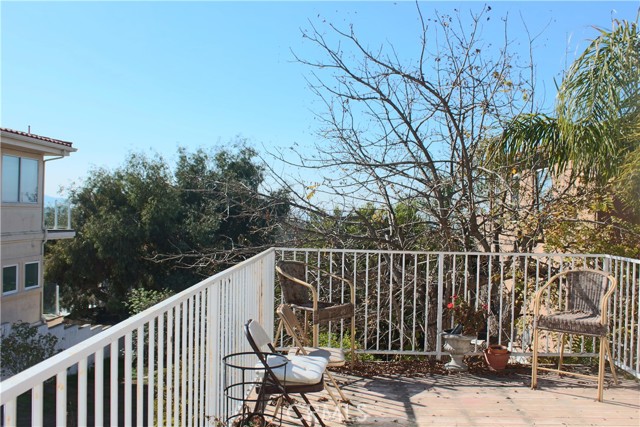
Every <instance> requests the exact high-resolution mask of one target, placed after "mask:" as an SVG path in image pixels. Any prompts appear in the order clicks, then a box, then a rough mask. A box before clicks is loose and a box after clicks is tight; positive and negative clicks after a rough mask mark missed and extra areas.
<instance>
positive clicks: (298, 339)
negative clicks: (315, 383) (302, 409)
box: [276, 304, 350, 421]
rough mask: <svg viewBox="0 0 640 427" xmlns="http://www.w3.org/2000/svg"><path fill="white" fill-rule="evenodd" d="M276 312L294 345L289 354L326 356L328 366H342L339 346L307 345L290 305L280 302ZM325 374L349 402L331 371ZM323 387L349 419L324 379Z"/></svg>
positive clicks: (343, 361)
mask: <svg viewBox="0 0 640 427" xmlns="http://www.w3.org/2000/svg"><path fill="white" fill-rule="evenodd" d="M276 313H278V316H279V317H280V319H281V320H282V323H283V324H284V327H285V329H286V330H287V333H288V334H289V336H291V337H292V338H293V344H294V347H291V348H290V349H289V354H290V355H298V354H303V355H308V356H320V357H326V358H328V360H329V363H328V365H327V366H328V367H339V366H344V364H345V363H346V360H345V357H344V351H342V349H341V348H332V347H309V346H308V340H307V337H306V335H305V334H304V330H303V328H302V326H301V325H300V322H298V319H297V318H296V315H295V313H294V312H293V310H291V307H289V306H288V305H286V304H280V306H279V307H278V308H277V309H276ZM325 374H326V375H327V378H328V379H329V381H331V383H332V384H333V386H334V387H335V388H336V390H338V393H339V394H340V397H341V398H342V401H344V402H346V403H350V401H349V399H347V397H346V396H345V395H344V393H343V392H342V389H341V388H340V386H338V383H337V382H336V380H335V378H334V377H333V375H331V372H329V371H325ZM324 388H325V390H327V393H328V394H329V396H330V397H331V400H333V403H335V405H336V406H337V407H338V408H339V409H340V413H341V414H342V418H343V419H344V420H345V421H349V417H348V415H347V414H346V413H345V411H344V408H343V407H342V406H341V405H340V403H339V402H338V400H337V399H336V397H335V396H334V394H333V392H332V391H331V389H330V388H329V384H328V383H327V381H326V380H325V383H324Z"/></svg>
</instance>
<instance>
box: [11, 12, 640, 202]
mask: <svg viewBox="0 0 640 427" xmlns="http://www.w3.org/2000/svg"><path fill="white" fill-rule="evenodd" d="M483 4H484V3H481V2H423V3H421V7H422V10H423V13H424V14H425V15H426V16H427V17H428V16H430V15H431V14H433V11H434V10H438V11H439V12H441V13H447V12H451V11H452V9H453V8H454V7H455V8H457V9H459V10H461V11H464V12H465V13H466V11H469V10H472V11H479V10H480V9H481V8H482V6H483ZM487 4H489V5H491V7H492V9H493V10H492V12H491V15H490V16H491V17H492V21H490V22H488V23H486V31H485V33H484V34H485V38H487V39H489V40H491V38H492V37H493V38H498V37H501V36H502V31H503V27H502V25H501V23H500V20H499V18H500V17H502V16H505V15H506V14H508V15H509V22H510V23H509V31H510V34H511V37H512V38H513V39H514V42H515V45H514V49H516V50H517V49H522V52H521V53H522V55H525V56H526V55H528V52H527V50H526V48H527V43H526V34H525V31H524V25H523V21H524V22H525V23H526V26H527V28H528V30H529V32H530V33H531V34H534V35H536V34H538V33H540V32H541V31H543V30H544V32H543V33H542V34H541V35H540V37H539V38H538V39H537V40H536V43H535V50H534V61H535V63H536V66H537V79H538V85H539V89H542V87H546V90H545V97H544V103H545V105H547V106H550V105H551V104H552V102H553V97H554V96H555V90H554V85H553V78H554V77H555V78H557V77H559V76H560V74H561V72H562V70H563V68H564V67H565V65H566V64H570V63H571V60H572V59H573V58H574V56H575V55H576V53H578V54H579V53H580V52H581V50H582V49H583V48H584V47H585V43H586V40H587V39H589V38H593V37H595V36H596V33H595V31H594V30H593V29H592V28H591V26H592V25H597V26H602V27H605V28H610V27H611V19H612V18H617V19H631V20H633V19H635V17H636V14H637V11H638V7H639V6H640V2H638V1H629V2H487ZM0 7H1V9H0V13H1V37H2V40H1V43H2V44H1V47H2V51H1V64H2V65H1V73H2V74H1V85H2V93H1V113H0V122H1V124H2V126H3V127H8V128H13V129H18V130H24V131H26V130H27V126H29V125H30V126H31V131H32V132H33V133H36V134H40V135H45V136H50V137H53V138H59V139H63V140H69V141H72V142H73V143H74V147H76V148H77V149H78V152H76V153H74V154H73V155H72V156H71V157H70V158H67V159H64V160H60V161H55V162H50V163H49V164H48V166H47V182H46V185H45V192H46V194H48V195H52V196H53V195H56V194H57V193H58V189H59V187H60V186H68V185H69V184H70V183H71V182H74V181H75V182H80V181H81V180H82V179H83V178H84V177H86V175H87V173H88V171H89V170H90V169H91V168H92V167H94V166H97V167H107V168H114V167H117V166H119V165H121V164H122V163H123V161H124V159H125V158H126V157H127V154H128V153H130V152H132V151H136V152H158V153H160V154H162V155H163V156H164V157H165V158H167V159H169V160H172V159H174V158H175V153H176V149H177V147H178V146H185V147H188V148H189V149H191V150H195V149H197V148H198V147H207V146H221V145H224V144H226V143H228V142H229V141H230V140H232V139H234V137H235V136H236V135H241V136H242V137H245V138H247V139H248V140H249V141H250V142H251V143H252V144H254V145H255V146H256V147H257V148H259V150H261V151H262V150H265V149H273V148H275V147H285V148H286V147H289V146H291V145H293V144H294V143H297V144H299V145H302V146H310V145H311V144H312V143H313V141H315V140H316V139H317V137H316V136H315V134H314V132H315V130H316V129H317V128H316V126H317V121H316V120H314V111H318V109H319V108H320V105H319V103H318V102H317V100H316V99H315V98H314V96H313V95H312V93H311V92H310V91H309V89H308V88H307V83H306V81H305V76H309V72H310V70H309V69H307V68H305V67H304V66H303V65H301V64H299V63H296V62H295V61H294V58H293V55H292V53H291V51H292V50H293V51H295V52H296V53H297V54H299V55H301V56H303V57H305V58H309V59H313V58H314V56H317V55H318V54H319V53H318V51H317V50H316V49H315V48H313V46H312V45H311V44H310V43H308V42H307V43H305V41H304V40H303V39H302V37H301V32H300V29H301V28H308V27H309V21H311V22H312V23H314V25H319V26H321V27H322V26H323V25H325V24H326V23H328V22H331V23H334V24H336V25H338V26H340V27H342V28H346V27H347V26H348V25H349V24H351V23H352V24H353V25H354V29H355V31H356V33H357V34H358V35H359V38H360V39H361V40H366V41H367V42H368V43H371V44H377V43H392V44H393V45H394V46H395V47H396V48H397V49H398V50H399V52H400V54H401V55H402V56H406V57H407V58H411V57H415V55H413V52H417V43H418V40H419V39H418V33H417V32H416V30H417V23H418V21H417V15H416V11H415V4H414V3H413V2H403V1H399V2H267V1H263V2H189V3H187V2H179V3H174V2H46V3H37V2H6V1H3V2H2V3H1V4H0Z"/></svg>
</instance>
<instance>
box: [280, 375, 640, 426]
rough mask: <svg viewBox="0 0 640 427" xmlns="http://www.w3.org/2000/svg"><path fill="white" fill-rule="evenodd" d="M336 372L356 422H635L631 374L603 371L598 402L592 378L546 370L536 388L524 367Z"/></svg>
mask: <svg viewBox="0 0 640 427" xmlns="http://www.w3.org/2000/svg"><path fill="white" fill-rule="evenodd" d="M337 378H338V381H339V382H340V383H341V384H342V386H343V390H344V391H345V394H346V395H347V397H349V398H350V399H351V400H352V402H353V403H354V404H355V406H349V415H350V417H351V419H352V425H353V426H354V427H355V426H358V427H369V426H398V427H403V426H483V425H491V426H493V427H495V426H538V425H540V426H590V425H595V426H638V425H640V386H639V384H638V381H636V380H634V379H629V378H621V384H620V385H618V386H615V385H614V384H613V381H612V379H611V378H610V377H609V375H607V379H606V386H605V394H604V399H605V401H604V402H602V403H598V402H596V401H595V398H596V394H597V387H596V384H595V381H593V382H592V381H589V380H583V379H577V378H572V377H566V376H565V377H562V378H561V377H558V376H556V375H552V374H548V375H541V376H540V377H539V387H538V389H537V390H531V389H530V371H529V372H528V371H527V370H526V369H525V368H522V367H521V368H516V369H512V370H509V369H508V370H506V371H503V372H502V373H500V374H491V373H488V372H484V373H472V372H471V373H459V374H446V373H433V374H429V373H427V374H422V375H421V376H420V377H408V376H404V375H391V376H386V375H384V376H380V375H376V376H372V377H362V376H358V375H350V374H344V373H341V374H339V375H337ZM309 397H310V398H312V403H313V404H314V405H317V407H318V408H319V409H320V411H321V414H322V415H323V419H324V421H325V423H326V424H327V426H341V425H344V424H343V423H342V421H341V418H340V415H339V412H338V411H337V410H336V408H335V407H334V405H333V403H332V402H331V401H330V400H327V399H326V392H324V393H323V394H316V395H309ZM298 400H299V399H298ZM285 412H286V411H285ZM306 414H307V415H308V412H306ZM283 425H299V422H293V421H292V420H289V421H288V422H284V423H283ZM316 425H318V424H317V423H316Z"/></svg>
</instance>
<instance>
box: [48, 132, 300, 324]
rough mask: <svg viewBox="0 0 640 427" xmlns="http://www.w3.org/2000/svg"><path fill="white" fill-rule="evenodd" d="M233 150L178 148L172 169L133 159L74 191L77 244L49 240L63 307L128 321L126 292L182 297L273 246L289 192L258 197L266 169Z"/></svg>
mask: <svg viewBox="0 0 640 427" xmlns="http://www.w3.org/2000/svg"><path fill="white" fill-rule="evenodd" d="M255 156H256V153H255V151H253V150H252V149H250V148H247V147H246V146H245V145H244V144H242V143H239V144H237V146H236V147H235V149H233V150H231V149H223V150H219V151H217V152H214V153H210V152H207V151H205V150H202V149H200V150H198V151H196V152H193V153H189V152H187V151H186V150H185V149H179V151H178V160H177V164H176V165H175V167H174V168H173V169H172V168H171V167H170V165H169V164H168V163H167V162H166V161H165V160H164V159H163V158H162V157H159V156H155V157H148V156H145V155H141V154H132V155H130V156H129V158H128V159H127V160H126V162H125V163H124V165H123V166H122V167H120V168H118V169H116V170H114V171H109V170H105V169H97V170H94V171H93V172H92V173H91V175H90V176H89V177H88V178H87V179H86V181H85V182H84V183H83V184H82V185H81V186H79V187H77V188H74V189H72V191H71V197H70V200H71V202H72V203H73V204H74V210H73V215H74V218H73V220H74V221H73V223H74V227H75V229H76V233H77V234H76V238H74V239H71V240H63V241H56V242H51V243H50V246H51V247H50V248H48V249H47V253H48V255H47V260H46V263H47V268H46V275H47V280H48V281H53V282H57V283H58V284H60V285H61V288H62V296H63V301H64V303H65V304H66V305H67V306H68V307H72V308H73V309H75V310H77V311H83V310H86V309H88V308H89V306H90V305H97V306H105V307H106V310H107V312H108V313H110V314H112V315H116V316H123V315H125V314H126V308H125V301H126V299H127V294H128V292H130V290H132V289H147V290H163V289H168V290H170V291H172V292H178V291H181V290H183V289H185V288H187V287H189V286H191V285H193V284H194V283H196V282H198V281H199V280H201V279H202V278H203V277H206V276H208V275H211V274H213V273H215V272H216V271H219V270H221V269H223V268H225V267H227V266H229V265H230V264H232V263H235V262H237V261H239V260H241V259H243V258H245V257H247V256H250V255H253V254H255V253H257V252H259V251H260V250H262V249H263V248H264V247H267V246H271V245H273V244H274V243H275V242H276V240H277V239H278V236H279V235H280V229H279V224H280V220H281V218H282V217H283V216H285V215H286V214H287V213H288V209H289V208H288V201H287V196H286V194H284V193H282V192H274V193H270V194H265V195H261V194H259V192H258V190H259V187H260V185H261V184H262V182H263V170H262V167H261V166H260V165H259V164H258V163H256V161H255Z"/></svg>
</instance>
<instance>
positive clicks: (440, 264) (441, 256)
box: [436, 253, 444, 360]
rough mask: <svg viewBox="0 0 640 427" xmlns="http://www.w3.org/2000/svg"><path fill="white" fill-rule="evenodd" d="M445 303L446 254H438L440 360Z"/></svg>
mask: <svg viewBox="0 0 640 427" xmlns="http://www.w3.org/2000/svg"><path fill="white" fill-rule="evenodd" d="M443 302H444V254H443V253H439V254H438V307H437V309H438V317H437V319H436V324H437V326H438V328H437V331H436V358H437V359H438V360H440V359H441V358H442V335H441V334H440V333H441V332H442V314H443V312H442V305H443Z"/></svg>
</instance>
